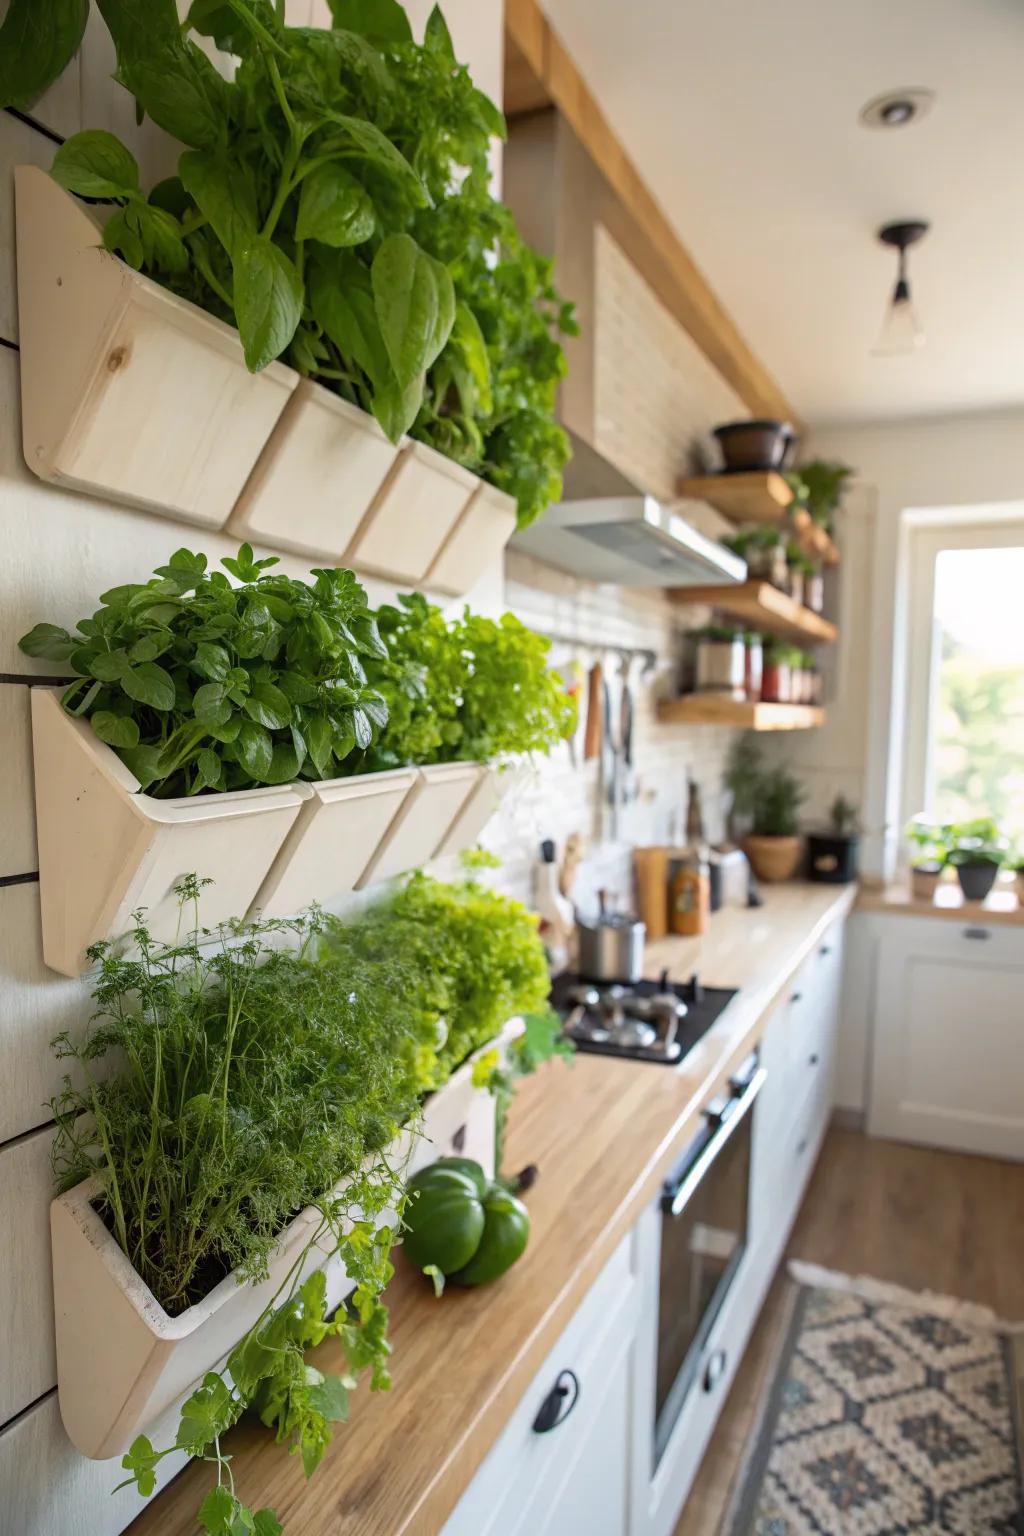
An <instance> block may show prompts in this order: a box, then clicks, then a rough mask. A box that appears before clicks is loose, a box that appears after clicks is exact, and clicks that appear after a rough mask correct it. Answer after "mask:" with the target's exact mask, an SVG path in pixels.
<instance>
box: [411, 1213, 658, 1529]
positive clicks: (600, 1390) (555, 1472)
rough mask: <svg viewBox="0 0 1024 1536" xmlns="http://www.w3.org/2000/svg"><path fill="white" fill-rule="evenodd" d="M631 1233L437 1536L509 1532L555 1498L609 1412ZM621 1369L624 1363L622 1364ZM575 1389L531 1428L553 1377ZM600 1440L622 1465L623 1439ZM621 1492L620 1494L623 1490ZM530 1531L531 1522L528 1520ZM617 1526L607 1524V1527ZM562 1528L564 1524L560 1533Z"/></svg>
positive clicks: (632, 1300)
mask: <svg viewBox="0 0 1024 1536" xmlns="http://www.w3.org/2000/svg"><path fill="white" fill-rule="evenodd" d="M632 1242H633V1239H632V1234H630V1236H629V1237H627V1238H625V1239H624V1240H623V1242H622V1243H621V1244H620V1245H619V1247H618V1248H617V1249H616V1251H615V1253H614V1254H613V1255H612V1258H611V1259H610V1260H609V1261H608V1263H607V1265H606V1266H605V1268H604V1269H603V1270H602V1272H601V1274H600V1275H599V1277H598V1279H597V1280H596V1281H595V1282H594V1285H593V1286H592V1287H591V1289H590V1291H589V1292H588V1293H587V1295H586V1297H585V1298H584V1300H583V1302H582V1304H581V1306H580V1309H579V1311H578V1312H577V1313H576V1315H575V1317H574V1318H573V1319H572V1321H571V1322H570V1324H569V1326H568V1327H567V1328H566V1330H565V1332H564V1333H563V1334H562V1336H561V1338H560V1339H559V1341H558V1343H557V1344H556V1345H555V1347H554V1349H552V1351H551V1353H550V1354H549V1355H548V1358H547V1360H546V1361H545V1363H544V1365H543V1366H542V1367H541V1369H540V1370H539V1371H538V1373H537V1375H536V1377H535V1378H534V1381H533V1384H532V1385H531V1386H530V1387H529V1388H528V1390H527V1391H526V1393H525V1394H524V1396H523V1398H522V1400H521V1401H520V1403H519V1405H518V1407H517V1408H516V1409H515V1412H514V1413H513V1415H512V1418H511V1419H510V1420H509V1423H508V1424H507V1425H506V1427H505V1430H504V1432H503V1433H502V1435H501V1437H500V1438H499V1439H498V1440H497V1441H496V1442H495V1444H494V1446H493V1447H492V1448H491V1450H490V1452H489V1453H488V1455H487V1458H486V1460H485V1461H484V1462H483V1464H482V1466H481V1467H480V1469H479V1471H478V1472H477V1474H476V1476H475V1478H474V1479H473V1481H472V1483H471V1484H470V1486H469V1488H468V1489H467V1490H466V1492H465V1493H464V1494H463V1496H462V1499H461V1500H460V1502H459V1504H458V1506H457V1508H456V1509H455V1510H454V1512H453V1513H452V1515H451V1517H450V1519H449V1520H448V1522H447V1524H446V1525H445V1527H444V1530H443V1532H442V1536H515V1533H517V1532H519V1531H521V1530H525V1529H526V1526H525V1525H524V1521H525V1520H526V1518H527V1516H528V1514H529V1512H530V1511H531V1510H533V1511H537V1512H538V1518H539V1511H541V1510H543V1509H545V1508H546V1507H547V1506H548V1503H550V1505H551V1506H554V1505H555V1504H556V1502H557V1499H558V1496H559V1490H560V1489H561V1488H563V1487H564V1485H565V1481H566V1476H567V1471H566V1469H567V1468H569V1467H572V1466H573V1465H575V1464H576V1463H577V1461H579V1459H580V1458H581V1457H584V1458H585V1457H586V1456H587V1455H588V1454H589V1452H588V1450H587V1446H588V1443H589V1440H590V1439H591V1438H592V1437H593V1436H594V1435H595V1434H599V1435H600V1436H601V1439H602V1441H604V1437H603V1434H601V1431H600V1427H599V1426H600V1424H601V1422H603V1420H602V1415H603V1414H604V1413H605V1412H611V1411H612V1409H611V1407H610V1406H609V1404H608V1401H607V1399H608V1391H609V1381H610V1378H611V1377H612V1376H613V1375H614V1373H615V1371H616V1370H617V1369H618V1368H619V1366H620V1364H621V1363H622V1361H623V1359H624V1352H625V1351H628V1349H629V1347H630V1345H631V1342H632V1338H633V1335H634V1334H635V1330H636V1312H637V1305H638V1287H637V1285H636V1281H635V1277H634V1274H633V1255H632ZM622 1369H623V1370H625V1369H626V1367H625V1365H622ZM567 1372H571V1373H572V1377H574V1378H575V1382H576V1386H577V1389H578V1396H577V1398H576V1401H575V1404H574V1406H573V1407H572V1410H571V1411H570V1412H569V1413H568V1415H567V1416H566V1417H565V1419H564V1420H563V1422H561V1423H560V1424H558V1425H557V1426H556V1427H555V1428H554V1429H551V1430H549V1431H548V1432H547V1433H544V1434H538V1433H537V1432H536V1431H535V1430H534V1428H533V1425H534V1421H535V1420H536V1418H537V1414H538V1412H539V1411H540V1409H541V1406H542V1405H543V1404H544V1402H545V1399H547V1398H548V1396H549V1394H550V1393H551V1391H552V1389H553V1388H554V1387H555V1386H556V1384H558V1383H559V1382H560V1381H561V1382H562V1383H563V1384H564V1385H566V1386H568V1387H569V1388H570V1393H569V1395H570V1396H571V1395H572V1390H573V1389H572V1384H571V1378H569V1377H567V1376H566V1374H565V1373H567ZM604 1443H605V1450H606V1453H607V1456H608V1457H609V1458H610V1457H612V1456H613V1455H620V1456H621V1460H622V1463H623V1468H624V1466H625V1458H626V1440H625V1436H623V1438H622V1440H621V1442H620V1443H618V1444H615V1445H612V1444H611V1443H608V1442H604ZM623 1498H624V1495H623ZM530 1530H531V1536H537V1524H536V1521H534V1522H533V1523H532V1524H531V1525H530ZM613 1530H614V1531H617V1530H618V1526H614V1525H609V1531H613ZM560 1536H567V1532H563V1533H560Z"/></svg>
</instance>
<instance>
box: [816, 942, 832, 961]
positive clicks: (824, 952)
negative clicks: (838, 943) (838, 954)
mask: <svg viewBox="0 0 1024 1536" xmlns="http://www.w3.org/2000/svg"><path fill="white" fill-rule="evenodd" d="M831 953H832V945H831V944H823V945H822V946H821V948H820V949H819V950H818V954H819V955H820V956H821V957H822V959H823V960H824V959H825V958H826V957H827V956H828V955H830V954H831Z"/></svg>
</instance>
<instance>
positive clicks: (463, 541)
mask: <svg viewBox="0 0 1024 1536" xmlns="http://www.w3.org/2000/svg"><path fill="white" fill-rule="evenodd" d="M515 531H516V504H515V502H514V501H513V500H512V497H511V496H506V495H505V493H504V491H499V490H497V489H496V488H495V487H494V486H493V485H488V484H487V483H486V481H483V480H481V481H480V482H479V484H478V487H477V490H476V492H475V494H474V496H473V499H472V501H471V502H470V503H469V505H468V506H467V507H466V509H465V511H464V512H463V514H462V516H461V517H460V518H459V519H458V521H457V522H456V523H455V525H454V526H453V528H452V530H451V532H450V533H449V535H448V537H447V539H446V540H445V542H444V544H443V545H442V547H441V549H440V551H439V553H438V556H437V559H436V560H435V561H434V563H433V565H432V566H431V567H430V570H429V571H428V572H427V574H426V584H427V586H428V587H433V588H435V589H436V590H437V591H438V592H448V593H451V594H452V595H453V596H455V597H461V595H462V594H463V593H464V592H468V591H469V589H470V588H471V587H472V586H473V585H474V584H475V583H476V582H477V581H478V580H479V579H480V577H481V576H482V575H483V574H484V572H485V571H486V570H487V568H488V566H489V565H491V564H493V563H494V561H496V560H498V559H499V558H500V556H501V553H502V550H503V549H504V548H505V545H506V544H507V543H508V541H509V539H510V538H511V537H512V535H513V534H514V533H515Z"/></svg>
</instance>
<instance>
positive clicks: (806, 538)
mask: <svg viewBox="0 0 1024 1536" xmlns="http://www.w3.org/2000/svg"><path fill="white" fill-rule="evenodd" d="M676 489H677V490H678V492H679V494H680V496H685V497H688V498H689V499H690V500H692V501H706V502H707V503H708V506H710V507H714V509H715V511H716V512H721V514H722V516H723V517H727V518H729V520H730V522H734V523H784V522H786V521H787V520H789V519H790V517H791V514H790V506H791V505H792V501H793V492H792V491H791V490H790V488H789V486H788V485H787V484H786V482H785V480H784V479H783V478H782V476H781V475H780V474H779V473H778V472H777V471H776V470H774V469H768V470H749V471H747V472H746V473H745V474H733V475H699V476H697V477H695V478H690V479H685V480H680V481H679V484H678V486H677V487H676ZM792 523H793V539H794V542H795V543H796V544H798V545H799V546H800V548H801V549H802V550H803V551H804V553H805V554H806V555H809V556H810V557H811V558H812V559H815V560H822V561H824V563H825V564H826V565H838V564H839V551H838V549H837V548H836V546H835V544H834V543H833V541H832V539H831V537H830V536H829V534H828V533H827V532H826V530H825V529H824V528H820V527H819V526H818V524H817V523H816V522H815V521H814V519H813V518H812V517H811V515H810V513H809V512H808V511H806V510H805V509H804V508H801V509H800V510H799V511H797V512H795V513H793V514H792Z"/></svg>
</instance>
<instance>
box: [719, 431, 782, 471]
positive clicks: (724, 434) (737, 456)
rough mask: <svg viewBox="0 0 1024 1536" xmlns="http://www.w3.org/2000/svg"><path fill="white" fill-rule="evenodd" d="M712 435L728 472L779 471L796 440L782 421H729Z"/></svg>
mask: <svg viewBox="0 0 1024 1536" xmlns="http://www.w3.org/2000/svg"><path fill="white" fill-rule="evenodd" d="M712 435H713V437H714V438H715V439H716V441H717V443H718V446H719V448H720V449H721V451H722V460H723V462H724V464H725V468H726V471H727V472H736V471H744V470H756V469H781V468H782V467H783V465H784V464H785V462H786V456H787V454H788V453H789V452H790V449H791V448H792V446H793V444H794V443H795V441H796V436H795V434H794V432H793V429H792V427H790V426H788V425H787V423H786V422H784V421H728V422H725V423H724V425H722V426H720V427H716V428H715V430H714V432H713V434H712Z"/></svg>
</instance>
